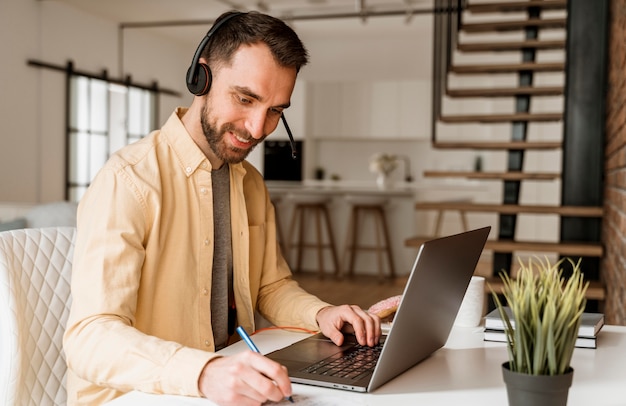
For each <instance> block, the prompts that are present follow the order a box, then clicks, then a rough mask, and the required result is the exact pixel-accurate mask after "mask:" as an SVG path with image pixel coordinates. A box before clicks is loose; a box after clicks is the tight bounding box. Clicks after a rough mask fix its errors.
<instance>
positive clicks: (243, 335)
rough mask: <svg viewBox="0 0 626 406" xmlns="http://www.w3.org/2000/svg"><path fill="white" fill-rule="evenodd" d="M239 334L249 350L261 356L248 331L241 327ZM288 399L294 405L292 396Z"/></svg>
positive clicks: (238, 328)
mask: <svg viewBox="0 0 626 406" xmlns="http://www.w3.org/2000/svg"><path fill="white" fill-rule="evenodd" d="M237 333H239V336H240V337H241V339H242V340H243V341H245V342H246V344H248V348H250V349H251V350H252V351H254V352H258V353H259V354H260V353H261V351H259V349H258V348H257V347H256V345H254V342H253V341H252V338H250V336H249V335H248V333H246V330H244V329H243V327H241V326H239V327H237ZM286 399H287V400H288V401H290V402H291V403H294V401H293V398H292V397H291V396H287V398H286Z"/></svg>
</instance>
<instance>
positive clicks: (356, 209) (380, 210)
mask: <svg viewBox="0 0 626 406" xmlns="http://www.w3.org/2000/svg"><path fill="white" fill-rule="evenodd" d="M346 200H347V201H348V202H349V203H350V204H351V205H352V208H351V210H350V219H349V223H348V231H347V234H346V243H345V248H344V253H343V264H344V265H345V262H346V261H347V262H348V263H347V266H345V267H344V269H345V270H346V272H347V274H348V276H349V277H352V276H353V274H354V262H355V259H356V254H357V251H375V252H376V254H377V259H378V273H379V275H380V278H381V280H382V279H384V278H385V270H384V264H383V255H385V256H386V257H387V271H388V273H389V275H387V276H388V277H389V278H392V279H393V278H395V267H394V263H393V253H392V251H391V240H390V238H389V227H388V225H387V216H386V213H385V206H386V204H387V199H385V198H380V197H366V196H363V197H356V196H346ZM368 215H369V216H370V218H372V219H373V220H374V223H375V241H376V244H375V245H365V244H362V243H361V242H360V237H362V235H363V231H362V230H361V229H360V227H361V226H363V225H364V224H363V222H364V221H365V219H366V216H368Z"/></svg>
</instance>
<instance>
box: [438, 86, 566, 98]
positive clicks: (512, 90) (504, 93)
mask: <svg viewBox="0 0 626 406" xmlns="http://www.w3.org/2000/svg"><path fill="white" fill-rule="evenodd" d="M446 94H447V95H448V96H450V97H512V96H561V95H563V86H538V87H534V86H522V87H503V88H491V89H489V88H466V89H447V90H446Z"/></svg>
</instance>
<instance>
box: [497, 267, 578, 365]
mask: <svg viewBox="0 0 626 406" xmlns="http://www.w3.org/2000/svg"><path fill="white" fill-rule="evenodd" d="M564 259H565V258H562V259H561V260H559V261H557V262H556V263H551V262H550V261H549V260H548V259H547V258H545V260H543V261H542V260H541V259H538V258H534V259H533V258H531V259H529V260H528V264H526V265H525V264H524V263H523V262H522V261H521V260H519V263H520V270H519V272H518V275H517V277H516V278H515V279H512V278H510V277H509V276H508V275H507V274H506V273H504V272H502V273H501V274H500V278H501V279H502V281H503V283H504V289H503V296H504V298H505V299H506V304H507V305H508V306H509V307H510V309H511V314H512V319H513V320H514V322H515V328H513V326H512V324H511V319H509V316H508V314H507V313H506V312H505V310H504V306H503V304H502V303H501V301H500V299H499V297H498V295H497V294H496V293H495V292H494V291H493V289H491V294H492V297H493V299H494V301H495V304H496V307H497V308H498V309H499V313H500V317H501V318H502V321H503V322H504V327H505V328H504V330H505V334H506V337H507V349H508V353H509V369H510V370H511V371H514V372H519V373H524V374H531V375H561V374H564V373H566V372H567V371H568V369H569V368H570V361H571V359H572V354H573V352H574V348H575V343H576V338H577V336H578V328H579V326H580V322H581V316H582V314H583V312H584V309H585V305H586V299H585V292H586V291H587V287H588V286H589V282H588V281H587V282H585V281H584V277H583V273H582V271H581V270H580V259H579V260H578V262H577V263H574V262H573V261H572V260H571V259H569V258H568V259H567V260H568V261H569V262H570V264H571V265H572V268H573V271H572V274H571V276H570V277H569V278H567V279H566V278H564V277H563V270H562V268H561V265H562V264H563V261H564Z"/></svg>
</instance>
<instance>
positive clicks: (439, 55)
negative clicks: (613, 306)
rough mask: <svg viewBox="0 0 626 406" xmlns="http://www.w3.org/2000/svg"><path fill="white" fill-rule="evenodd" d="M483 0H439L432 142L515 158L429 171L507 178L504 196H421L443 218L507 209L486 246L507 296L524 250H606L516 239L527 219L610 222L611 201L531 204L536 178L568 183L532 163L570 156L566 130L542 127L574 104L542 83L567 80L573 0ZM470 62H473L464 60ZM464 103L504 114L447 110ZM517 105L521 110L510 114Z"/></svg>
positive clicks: (597, 291)
mask: <svg viewBox="0 0 626 406" xmlns="http://www.w3.org/2000/svg"><path fill="white" fill-rule="evenodd" d="M479 1H480V0H474V1H469V2H465V1H454V0H436V8H437V9H438V10H440V11H445V12H441V13H439V14H438V15H436V17H435V43H434V72H433V76H434V86H433V125H432V146H433V148H435V149H437V150H466V151H476V153H479V152H481V153H489V152H496V151H500V153H501V154H505V156H506V159H505V160H503V161H505V164H504V165H505V166H506V167H505V168H503V169H502V170H493V171H483V170H474V171H459V170H444V171H440V170H428V171H425V172H424V173H423V176H424V177H425V178H465V179H473V180H477V181H480V182H494V181H495V182H499V183H501V185H502V201H501V202H497V203H493V202H474V201H469V202H468V201H430V202H418V203H416V205H415V209H416V210H420V211H422V210H424V211H425V210H431V211H433V210H435V211H438V212H439V213H440V214H441V213H442V212H443V211H448V210H452V211H458V212H460V213H462V214H463V215H465V214H466V213H469V214H470V215H471V213H490V214H495V215H497V217H498V220H499V221H498V224H497V225H496V224H491V225H492V226H493V227H494V229H495V234H496V235H495V238H493V231H492V237H491V238H490V240H489V241H488V242H487V244H486V247H485V249H486V251H491V253H492V263H491V273H490V275H491V276H490V277H489V278H488V279H489V280H488V282H489V285H491V288H493V289H494V290H495V291H496V292H501V290H502V283H501V282H500V278H499V276H498V274H499V272H500V271H502V270H504V271H505V272H509V273H510V274H512V275H513V276H514V274H515V267H516V265H517V259H516V258H517V256H520V255H521V256H522V257H523V258H527V257H529V256H538V257H543V256H544V255H548V256H550V255H552V256H557V257H561V256H568V257H572V258H573V259H577V258H579V257H586V258H596V259H597V258H601V257H602V255H603V247H602V245H601V244H600V242H599V241H584V242H579V241H561V237H558V238H557V241H545V240H544V239H541V240H539V241H532V240H520V239H519V238H517V237H516V234H517V233H516V229H517V227H516V226H517V224H518V220H520V216H521V215H539V216H543V215H546V216H553V217H554V216H557V218H558V219H560V221H562V219H564V218H568V219H571V218H586V219H588V218H596V219H601V218H602V214H603V213H602V207H591V206H564V205H560V204H559V203H558V202H557V203H555V202H553V201H552V202H546V203H543V202H539V203H533V204H525V203H523V201H524V197H523V193H522V192H523V191H522V189H523V185H525V184H527V183H528V182H552V183H556V184H557V185H558V184H559V181H560V179H561V175H562V174H561V172H560V170H561V169H560V170H559V171H553V170H547V171H546V170H534V169H532V167H533V166H532V165H524V161H525V158H527V157H528V154H529V153H531V152H532V153H535V154H537V153H541V152H550V153H552V154H553V155H554V153H555V151H557V152H558V153H562V146H563V140H562V138H563V129H562V126H561V128H560V129H559V130H558V131H556V132H558V134H557V135H558V136H559V137H558V138H557V137H555V136H554V135H555V131H550V130H544V131H541V130H537V129H538V128H541V126H542V125H550V126H552V127H550V128H554V126H555V124H556V125H558V124H561V123H562V121H563V108H564V105H565V103H556V105H557V108H555V107H554V106H555V103H554V102H552V103H550V102H545V100H546V99H548V98H552V99H550V100H554V99H555V98H559V97H560V98H563V97H565V95H566V92H565V89H564V86H565V85H564V83H565V80H562V82H563V83H562V84H560V83H553V82H554V81H553V80H552V81H550V80H541V79H542V77H541V75H542V74H546V73H547V74H548V75H552V76H549V78H552V79H553V78H554V77H555V76H556V77H559V75H560V76H561V77H562V78H564V77H565V73H564V70H565V57H564V55H565V49H566V40H565V37H566V32H565V31H566V29H567V16H566V14H567V1H566V0H526V1H513V0H509V1H506V0H500V1H499V2H487V1H490V0H482V2H479ZM546 33H547V35H544V34H546ZM555 33H556V35H555ZM475 38H478V39H475ZM485 38H487V39H485ZM554 50H557V52H553V53H552V54H551V56H552V57H553V56H554V54H556V55H557V56H558V55H559V52H558V50H561V52H560V53H561V54H562V55H563V58H562V60H556V61H555V60H543V59H542V58H541V57H542V56H543V55H542V53H541V52H542V51H554ZM468 59H469V60H471V61H472V63H467V62H459V61H460V60H468ZM544 59H545V58H544ZM475 61H478V63H476V62H475ZM476 78H480V79H476ZM476 83H478V84H476ZM458 101H460V102H461V103H463V102H465V106H467V105H470V106H471V105H476V106H481V105H487V106H491V107H492V108H491V110H496V111H495V112H494V111H488V112H479V113H474V112H472V113H466V112H464V111H463V112H461V113H454V112H448V111H446V108H447V107H449V106H450V105H452V104H454V103H456V102H458ZM544 106H546V107H545V108H542V107H544ZM507 107H509V108H510V109H511V110H510V111H502V110H503V108H507ZM448 110H453V109H450V108H448ZM485 110H489V109H488V108H486V109H485ZM503 123H504V124H506V125H503ZM450 127H454V128H455V129H454V130H453V131H451V132H452V133H453V134H454V135H455V136H454V137H452V136H450V135H449V134H447V133H444V134H442V128H443V129H444V130H445V129H446V128H450ZM476 128H478V131H477V130H476ZM533 130H534V132H533ZM477 133H478V135H476V134H477ZM551 156H552V155H551ZM539 161H541V160H539ZM539 166H541V165H539ZM526 167H528V168H531V169H526ZM479 169H480V168H479ZM530 200H533V201H536V199H530ZM520 221H522V220H520ZM482 225H485V224H481V226H482ZM556 234H558V233H556ZM432 237H433V236H432V235H431V236H415V237H411V238H409V239H407V240H406V242H405V243H406V246H409V247H419V245H420V244H421V243H422V242H424V241H426V240H428V239H431V238H432ZM587 298H588V300H594V301H598V302H599V303H601V302H602V301H603V300H604V298H605V289H604V286H603V285H602V283H601V282H600V281H598V280H590V287H589V289H588V292H587Z"/></svg>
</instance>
